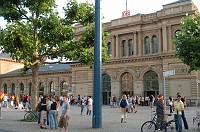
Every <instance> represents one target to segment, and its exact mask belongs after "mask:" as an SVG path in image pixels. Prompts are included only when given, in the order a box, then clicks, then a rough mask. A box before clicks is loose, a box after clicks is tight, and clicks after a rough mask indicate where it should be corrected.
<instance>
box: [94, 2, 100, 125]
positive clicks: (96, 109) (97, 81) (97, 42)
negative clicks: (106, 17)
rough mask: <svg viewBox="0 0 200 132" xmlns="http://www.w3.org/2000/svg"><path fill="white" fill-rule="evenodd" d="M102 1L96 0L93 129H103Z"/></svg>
mask: <svg viewBox="0 0 200 132" xmlns="http://www.w3.org/2000/svg"><path fill="white" fill-rule="evenodd" d="M100 10H101V8H100V0H95V40H94V94H93V95H94V98H93V99H94V105H93V116H92V127H93V128H102V106H101V104H102V103H101V102H102V96H101V93H102V87H101V85H102V83H101V82H102V80H101V76H102V73H101V65H102V64H101V63H102V62H101V45H102V43H101V40H102V37H101V35H102V34H101V30H102V28H101V12H100Z"/></svg>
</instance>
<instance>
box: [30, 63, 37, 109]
mask: <svg viewBox="0 0 200 132" xmlns="http://www.w3.org/2000/svg"><path fill="white" fill-rule="evenodd" d="M38 71H39V66H38V65H34V66H33V67H32V88H31V102H30V104H31V109H32V110H33V111H36V107H37V101H38V91H39V89H38V74H39V73H38Z"/></svg>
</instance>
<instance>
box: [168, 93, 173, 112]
mask: <svg viewBox="0 0 200 132" xmlns="http://www.w3.org/2000/svg"><path fill="white" fill-rule="evenodd" d="M168 104H169V111H170V113H173V109H172V104H173V98H172V97H171V96H169V101H168Z"/></svg>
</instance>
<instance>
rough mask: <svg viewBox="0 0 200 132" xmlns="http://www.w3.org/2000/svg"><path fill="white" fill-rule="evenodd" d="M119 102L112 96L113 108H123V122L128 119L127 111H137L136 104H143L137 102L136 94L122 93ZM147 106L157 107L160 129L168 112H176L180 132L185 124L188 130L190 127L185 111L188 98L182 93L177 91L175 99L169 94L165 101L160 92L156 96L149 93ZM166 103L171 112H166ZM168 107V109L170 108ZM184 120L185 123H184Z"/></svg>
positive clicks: (158, 128)
mask: <svg viewBox="0 0 200 132" xmlns="http://www.w3.org/2000/svg"><path fill="white" fill-rule="evenodd" d="M115 102H118V101H117V100H116V97H115V96H113V97H112V102H111V108H115V107H117V105H118V106H119V107H120V108H121V123H123V122H124V123H126V119H127V113H130V112H135V113H136V112H137V110H136V106H137V105H139V104H140V105H141V104H142V103H138V102H137V97H135V96H129V95H125V94H123V95H122V98H121V99H119V103H118V104H117V103H115ZM144 103H145V106H150V109H151V110H153V107H154V106H155V107H156V115H157V123H158V124H156V129H157V130H160V129H162V128H161V125H160V124H162V122H163V121H165V120H166V119H164V117H165V116H164V114H166V113H174V119H176V120H177V121H178V123H179V132H182V131H183V128H182V127H183V126H184V130H185V131H188V130H189V127H188V123H187V120H186V117H185V112H184V107H186V98H185V97H182V96H181V94H180V93H177V98H176V99H175V100H173V98H172V97H171V96H169V99H168V100H167V101H166V102H164V100H163V95H162V94H160V95H158V97H154V96H153V95H149V96H148V97H147V98H146V99H145V102H144ZM164 104H165V106H166V107H167V108H168V109H169V112H168V111H166V112H164V110H165V109H164ZM168 109H166V110H168ZM182 122H183V125H182Z"/></svg>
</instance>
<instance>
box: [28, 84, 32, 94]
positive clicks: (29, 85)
mask: <svg viewBox="0 0 200 132" xmlns="http://www.w3.org/2000/svg"><path fill="white" fill-rule="evenodd" d="M31 88H32V83H31V82H30V83H29V84H28V91H29V96H31Z"/></svg>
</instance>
